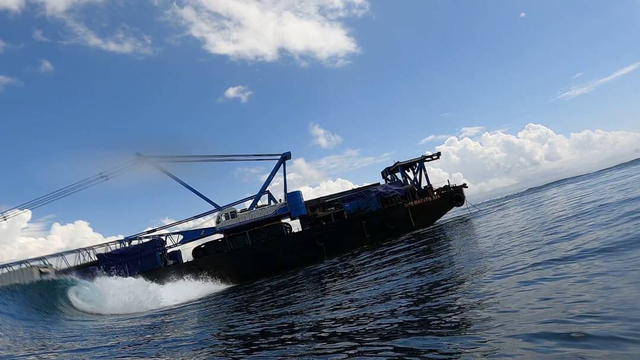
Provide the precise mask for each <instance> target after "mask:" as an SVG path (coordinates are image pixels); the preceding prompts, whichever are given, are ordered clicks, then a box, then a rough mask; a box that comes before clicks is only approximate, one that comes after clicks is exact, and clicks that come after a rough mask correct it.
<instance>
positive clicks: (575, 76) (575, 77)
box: [571, 72, 584, 80]
mask: <svg viewBox="0 0 640 360" xmlns="http://www.w3.org/2000/svg"><path fill="white" fill-rule="evenodd" d="M582 75H584V73H581V72H579V73H577V74H575V75H573V76H572V77H571V80H575V79H577V78H579V77H580V76H582Z"/></svg>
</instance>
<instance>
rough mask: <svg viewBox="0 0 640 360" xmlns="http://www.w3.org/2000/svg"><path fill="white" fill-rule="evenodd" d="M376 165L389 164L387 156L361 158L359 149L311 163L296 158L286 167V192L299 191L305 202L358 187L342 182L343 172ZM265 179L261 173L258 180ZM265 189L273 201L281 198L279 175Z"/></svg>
mask: <svg viewBox="0 0 640 360" xmlns="http://www.w3.org/2000/svg"><path fill="white" fill-rule="evenodd" d="M379 163H391V153H383V154H381V155H378V156H362V155H361V154H360V150H346V151H344V152H343V153H341V154H337V155H330V156H326V157H324V158H322V159H319V160H314V161H306V160H305V159H304V158H297V159H295V160H293V161H292V162H291V165H288V166H287V185H288V189H289V190H290V191H291V190H301V191H302V192H303V194H304V196H305V199H308V198H310V196H313V197H318V196H324V195H328V194H332V193H334V192H337V191H342V190H348V189H352V188H354V187H357V186H360V185H355V184H354V183H352V182H351V181H349V180H345V179H344V178H343V176H344V175H345V174H346V173H348V172H349V171H351V170H354V169H358V168H362V167H365V166H369V165H373V164H379ZM266 178H267V174H263V175H262V176H261V177H260V180H261V181H264V180H265V179H266ZM334 179H335V180H334ZM269 189H270V190H271V192H272V193H273V194H274V196H276V198H282V195H283V193H284V189H283V182H282V175H281V174H278V175H277V176H276V177H274V179H273V182H272V183H271V186H270V187H269Z"/></svg>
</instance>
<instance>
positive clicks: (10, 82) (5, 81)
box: [0, 75, 22, 91]
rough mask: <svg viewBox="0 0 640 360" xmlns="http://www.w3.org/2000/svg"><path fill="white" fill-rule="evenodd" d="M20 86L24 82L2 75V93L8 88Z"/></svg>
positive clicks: (0, 78)
mask: <svg viewBox="0 0 640 360" xmlns="http://www.w3.org/2000/svg"><path fill="white" fill-rule="evenodd" d="M11 85H13V86H19V85H22V82H21V81H20V80H18V79H16V78H12V77H9V76H6V75H0V91H2V90H4V88H5V87H7V86H11Z"/></svg>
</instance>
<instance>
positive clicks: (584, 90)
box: [558, 62, 640, 99]
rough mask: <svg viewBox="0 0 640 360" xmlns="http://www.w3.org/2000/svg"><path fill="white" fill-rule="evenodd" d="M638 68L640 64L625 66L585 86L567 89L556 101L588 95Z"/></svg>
mask: <svg viewBox="0 0 640 360" xmlns="http://www.w3.org/2000/svg"><path fill="white" fill-rule="evenodd" d="M638 66H640V62H637V63H634V64H631V65H629V66H626V67H624V68H622V69H620V70H618V71H616V72H614V73H613V74H611V75H609V76H606V77H603V78H601V79H597V80H593V81H590V82H588V83H586V84H582V85H579V86H574V87H572V88H571V89H569V90H568V91H565V92H562V93H560V94H559V95H558V99H573V98H574V97H576V96H580V95H584V94H588V93H590V92H592V91H594V90H595V89H597V88H598V87H599V86H601V85H604V84H606V83H608V82H610V81H612V80H615V79H616V78H618V77H620V76H623V75H626V74H628V73H630V72H632V71H634V70H635V69H637V68H638Z"/></svg>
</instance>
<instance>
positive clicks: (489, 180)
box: [430, 124, 640, 199]
mask: <svg viewBox="0 0 640 360" xmlns="http://www.w3.org/2000/svg"><path fill="white" fill-rule="evenodd" d="M436 150H437V151H440V152H442V158H441V160H439V161H436V162H433V163H432V164H433V165H432V166H431V168H430V175H431V177H432V180H433V181H434V182H442V181H446V179H447V178H450V179H452V182H456V183H461V182H467V183H469V185H470V188H469V190H468V193H469V194H470V195H472V196H475V197H476V198H478V199H486V198H488V197H493V196H499V195H504V194H506V193H510V192H514V191H518V190H524V189H525V188H528V187H532V186H538V185H543V184H545V183H548V182H551V181H554V180H558V179H562V178H566V177H570V176H574V175H578V174H583V173H587V172H591V171H596V170H599V169H602V168H605V167H608V166H613V165H616V164H619V163H622V162H625V161H629V160H632V159H635V158H638V157H640V134H639V133H632V132H626V131H602V130H595V131H591V130H584V131H581V132H578V133H571V134H569V136H564V135H560V134H556V133H555V132H553V131H552V130H551V129H550V128H548V127H545V126H543V125H539V124H528V125H527V126H525V128H524V129H523V130H522V131H520V132H518V133H517V134H516V135H512V134H506V133H502V132H494V133H489V132H485V133H484V134H482V135H481V136H480V137H479V138H476V139H470V138H468V137H461V138H458V137H455V136H453V137H450V138H448V139H447V140H446V141H445V142H444V143H443V144H441V145H439V146H437V147H436Z"/></svg>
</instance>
